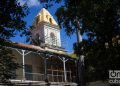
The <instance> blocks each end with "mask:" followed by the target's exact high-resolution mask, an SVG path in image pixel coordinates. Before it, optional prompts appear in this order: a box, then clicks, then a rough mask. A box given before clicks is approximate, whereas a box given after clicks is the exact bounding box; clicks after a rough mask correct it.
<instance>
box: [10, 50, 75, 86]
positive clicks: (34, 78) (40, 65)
mask: <svg viewBox="0 0 120 86" xmlns="http://www.w3.org/2000/svg"><path fill="white" fill-rule="evenodd" d="M12 50H13V54H14V55H15V58H16V62H18V63H20V64H21V65H22V68H20V69H18V70H15V71H14V72H15V73H16V76H14V77H12V78H11V79H10V80H11V81H12V82H15V83H19V84H20V83H23V84H24V83H27V84H40V85H45V84H48V83H50V84H51V85H61V86H64V85H71V86H76V83H75V82H76V75H75V74H76V72H75V60H73V59H69V58H66V57H64V56H59V55H54V54H48V53H47V54H46V53H41V52H34V51H29V50H22V49H15V48H14V49H12Z"/></svg>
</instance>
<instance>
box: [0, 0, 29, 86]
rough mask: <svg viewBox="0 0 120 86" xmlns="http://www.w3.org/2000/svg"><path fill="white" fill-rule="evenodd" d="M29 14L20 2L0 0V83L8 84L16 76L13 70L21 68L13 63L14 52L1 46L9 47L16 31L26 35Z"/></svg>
mask: <svg viewBox="0 0 120 86" xmlns="http://www.w3.org/2000/svg"><path fill="white" fill-rule="evenodd" d="M27 14H28V8H27V6H26V5H23V6H21V5H20V3H19V2H18V0H0V83H4V84H6V83H8V82H9V79H10V78H11V77H12V76H13V74H14V73H13V70H15V69H17V68H18V67H19V65H18V64H17V63H15V62H14V61H13V58H14V56H13V54H12V51H11V50H9V49H7V48H4V47H1V46H2V45H3V44H4V45H8V43H7V44H6V40H9V38H10V37H14V36H15V34H16V31H19V32H21V33H22V34H24V33H26V30H27V29H26V22H25V21H24V17H25V16H26V15H27ZM9 41H10V40H9Z"/></svg>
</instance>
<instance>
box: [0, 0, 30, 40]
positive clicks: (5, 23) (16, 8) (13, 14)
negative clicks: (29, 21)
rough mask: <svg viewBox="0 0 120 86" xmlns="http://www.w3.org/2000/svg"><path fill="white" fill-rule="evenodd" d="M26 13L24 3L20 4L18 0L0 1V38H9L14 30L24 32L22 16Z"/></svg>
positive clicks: (13, 33)
mask: <svg viewBox="0 0 120 86" xmlns="http://www.w3.org/2000/svg"><path fill="white" fill-rule="evenodd" d="M27 13H28V8H27V6H26V5H23V6H21V5H20V3H19V2H18V0H1V1H0V38H3V39H9V38H10V37H13V36H15V33H16V31H21V32H22V33H25V32H26V26H25V25H26V23H25V21H24V19H23V18H24V17H25V16H26V15H27Z"/></svg>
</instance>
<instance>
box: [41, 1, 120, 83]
mask: <svg viewBox="0 0 120 86" xmlns="http://www.w3.org/2000/svg"><path fill="white" fill-rule="evenodd" d="M43 1H46V0H43ZM47 1H48V2H49V1H50V0H47ZM52 1H56V0H52ZM48 4H49V3H48ZM56 16H57V20H58V23H59V25H60V26H61V27H63V28H64V29H65V30H66V33H67V34H68V35H69V36H70V35H71V34H73V33H74V32H75V31H76V28H78V25H77V23H76V17H77V18H78V22H81V23H79V24H81V25H82V28H81V29H80V30H81V34H82V35H83V34H85V35H86V36H87V39H83V41H82V43H80V44H79V46H80V47H78V46H74V48H75V53H77V54H81V52H82V53H83V54H84V55H85V65H86V77H87V79H88V80H87V81H95V80H106V79H108V70H110V69H112V70H113V69H116V70H118V69H119V63H118V61H119V60H120V58H119V57H120V2H119V0H99V1H98V0H64V5H63V6H61V7H60V8H58V10H57V12H56ZM115 40H116V41H115ZM75 45H76V44H75ZM81 48H82V49H81Z"/></svg>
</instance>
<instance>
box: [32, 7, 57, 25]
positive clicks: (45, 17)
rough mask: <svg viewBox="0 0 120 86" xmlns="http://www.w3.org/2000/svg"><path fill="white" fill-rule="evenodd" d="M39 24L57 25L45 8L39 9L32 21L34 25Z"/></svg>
mask: <svg viewBox="0 0 120 86" xmlns="http://www.w3.org/2000/svg"><path fill="white" fill-rule="evenodd" d="M40 22H47V23H50V24H53V25H58V24H57V22H56V21H55V19H54V18H53V16H52V15H51V14H50V13H49V12H48V11H47V10H46V9H45V8H42V9H41V11H40V12H39V13H38V14H37V16H36V18H35V21H34V23H35V24H36V25H37V24H39V23H40Z"/></svg>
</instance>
